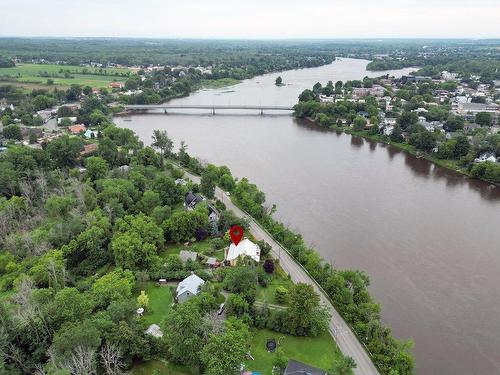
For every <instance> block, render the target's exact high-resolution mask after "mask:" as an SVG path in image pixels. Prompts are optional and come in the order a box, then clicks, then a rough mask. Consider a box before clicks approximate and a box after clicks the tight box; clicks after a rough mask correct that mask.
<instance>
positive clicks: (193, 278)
mask: <svg viewBox="0 0 500 375" xmlns="http://www.w3.org/2000/svg"><path fill="white" fill-rule="evenodd" d="M203 284H205V281H203V279H202V278H200V277H199V276H197V275H195V274H194V273H193V274H191V275H190V276H188V277H186V278H185V279H184V280H182V281H181V282H180V283H179V285H177V289H176V294H177V302H178V303H183V302H185V301H187V300H188V299H189V298H191V297H192V296H196V295H198V294H199V293H200V288H201V287H202V285H203Z"/></svg>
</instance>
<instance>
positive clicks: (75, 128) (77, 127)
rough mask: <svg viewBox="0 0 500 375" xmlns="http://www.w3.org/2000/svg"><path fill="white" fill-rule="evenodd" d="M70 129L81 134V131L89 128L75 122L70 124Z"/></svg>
mask: <svg viewBox="0 0 500 375" xmlns="http://www.w3.org/2000/svg"><path fill="white" fill-rule="evenodd" d="M68 130H69V131H70V132H71V133H73V134H80V133H81V132H84V131H85V130H87V128H86V127H85V125H83V124H75V125H71V126H69V127H68Z"/></svg>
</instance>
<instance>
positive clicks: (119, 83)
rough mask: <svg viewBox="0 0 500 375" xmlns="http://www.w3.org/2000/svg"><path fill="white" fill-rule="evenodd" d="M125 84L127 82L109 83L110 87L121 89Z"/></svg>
mask: <svg viewBox="0 0 500 375" xmlns="http://www.w3.org/2000/svg"><path fill="white" fill-rule="evenodd" d="M124 86H125V84H124V83H123V82H111V83H110V84H109V87H111V88H112V89H121V88H123V87H124Z"/></svg>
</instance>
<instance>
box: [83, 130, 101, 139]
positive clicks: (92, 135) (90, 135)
mask: <svg viewBox="0 0 500 375" xmlns="http://www.w3.org/2000/svg"><path fill="white" fill-rule="evenodd" d="M97 134H98V131H97V130H90V129H87V131H86V132H85V134H83V135H84V136H85V138H97Z"/></svg>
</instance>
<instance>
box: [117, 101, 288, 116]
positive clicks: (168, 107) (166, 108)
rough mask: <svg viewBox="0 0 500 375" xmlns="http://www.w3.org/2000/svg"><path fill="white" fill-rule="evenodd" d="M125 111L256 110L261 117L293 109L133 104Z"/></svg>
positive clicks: (255, 106) (256, 106) (262, 106)
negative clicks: (272, 112) (267, 113)
mask: <svg viewBox="0 0 500 375" xmlns="http://www.w3.org/2000/svg"><path fill="white" fill-rule="evenodd" d="M125 109H126V110H127V111H147V110H162V111H163V112H164V113H168V111H169V110H175V109H179V110H182V109H200V110H209V111H212V114H213V115H215V113H216V112H215V111H216V110H256V111H260V114H261V115H263V114H264V111H266V112H268V111H293V107H291V106H280V105H275V106H272V105H219V104H217V105H216V104H213V105H195V104H189V105H182V104H179V105H176V104H135V105H126V106H125Z"/></svg>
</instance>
